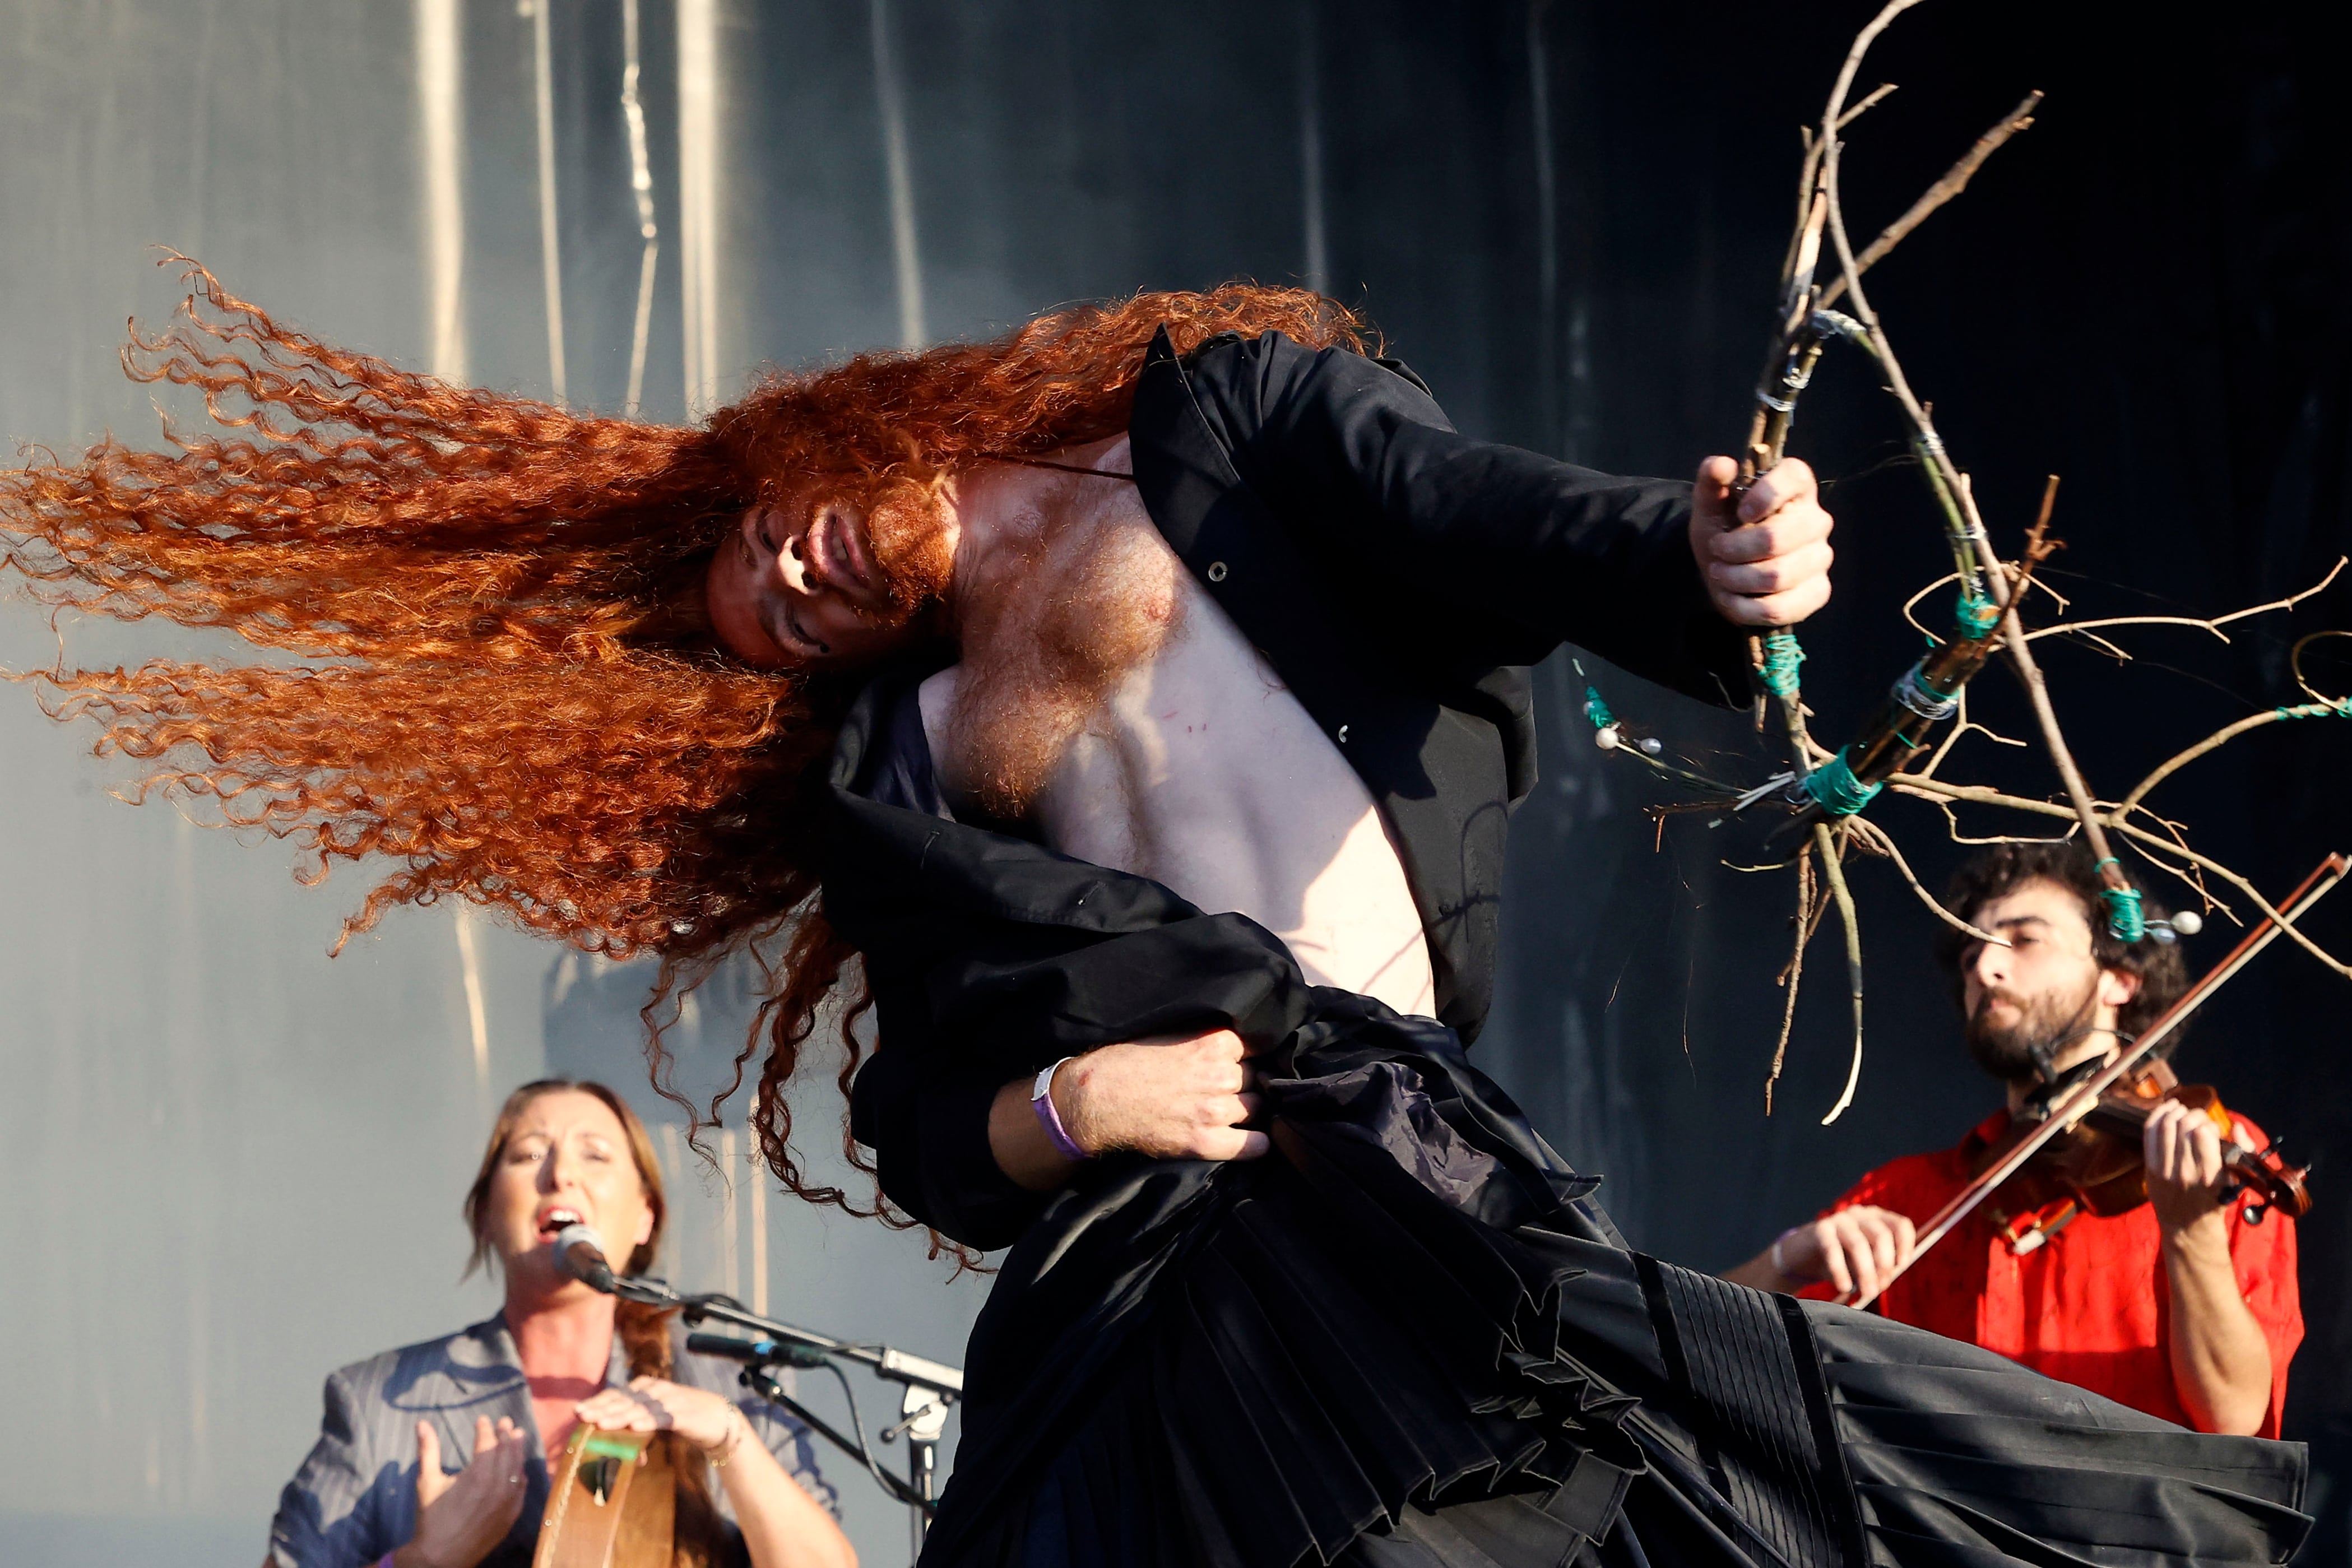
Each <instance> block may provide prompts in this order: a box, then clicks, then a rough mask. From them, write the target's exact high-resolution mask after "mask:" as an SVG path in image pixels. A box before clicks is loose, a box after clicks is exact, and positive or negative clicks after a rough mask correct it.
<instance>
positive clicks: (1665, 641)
mask: <svg viewBox="0 0 2352 1568" xmlns="http://www.w3.org/2000/svg"><path fill="white" fill-rule="evenodd" d="M1128 433H1129V439H1130V441H1131V443H1132V446H1133V450H1134V464H1135V478H1136V484H1137V486H1138V488H1139V490H1140V491H1141V494H1142V499H1143V502H1144V506H1145V508H1146V509H1147V510H1149V511H1150V515H1151V519H1152V521H1153V522H1155V523H1156V524H1157V525H1158V526H1159V529H1160V534H1161V535H1162V537H1164V538H1165V539H1166V540H1167V541H1168V543H1169V545H1170V546H1171V548H1172V549H1173V550H1174V551H1175V552H1176V553H1177V554H1178V555H1179V556H1181V558H1182V559H1183V561H1184V563H1185V565H1186V566H1188V567H1190V568H1191V569H1192V574H1193V576H1194V577H1195V578H1197V579H1198V580H1199V582H1200V584H1201V585H1202V588H1203V589H1204V590H1205V591H1206V592H1207V593H1208V594H1209V595H1210V596H1211V597H1213V599H1215V600H1216V602H1217V604H1218V605H1220V606H1221V607H1222V608H1223V610H1224V612H1225V613H1226V614H1227V615H1229V616H1232V617H1233V619H1234V624H1235V625H1237V626H1240V628H1241V629H1242V632H1243V634H1244V636H1246V637H1248V638H1249V639H1250V641H1251V642H1252V643H1253V644H1255V646H1256V647H1258V649H1259V650H1260V651H1261V652H1263V653H1264V654H1265V657H1266V658H1267V660H1268V661H1269V662H1270V663H1271V664H1272V665H1273V666H1274V668H1275V669H1276V672H1277V673H1279V674H1280V675H1281V677H1282V679H1283V680H1284V681H1285V682H1286V684H1287V685H1288V686H1289V687H1290V689H1291V690H1292V692H1293V693H1294V694H1295V695H1296V696H1297V698H1298V700H1299V701H1300V703H1301V704H1302V705H1303V706H1304V707H1305V708H1306V710H1307V712H1308V713H1310V714H1312V715H1313V716H1314V718H1315V721H1317V723H1318V724H1319V725H1321V726H1322V728H1323V731H1324V732H1325V733H1326V734H1328V735H1329V736H1330V737H1331V739H1332V741H1333V742H1335V743H1336V744H1337V745H1338V746H1339V753H1340V755H1342V756H1344V757H1346V758H1347V759H1348V761H1349V763H1351V764H1352V765H1353V766H1354V768H1355V770H1356V773H1357V774H1358V776H1360V778H1362V780H1363V781H1364V784H1365V787H1366V788H1367V789H1369V790H1370V792H1371V795H1372V798H1373V799H1374V800H1375V801H1377V802H1378V803H1379V804H1380V807H1381V812H1382V813H1383V814H1384V815H1385V816H1386V817H1387V819H1388V824H1389V826H1390V829H1391V833H1392V834H1393V836H1394V838H1395V842H1396V844H1397V847H1398V848H1399V850H1400V852H1401V854H1402V858H1403V860H1404V868H1405V874H1406V877H1407V879H1408V880H1409V882H1410V883H1411V885H1412V893H1413V898H1414V901H1415V902H1416V903H1417V904H1418V906H1419V908H1420V910H1421V916H1422V921H1423V925H1424V928H1425V930H1426V932H1427V935H1428V939H1429V949H1430V958H1431V961H1432V964H1433V968H1434V970H1435V978H1436V983H1437V1007H1438V1017H1439V1019H1440V1020H1441V1021H1442V1022H1444V1023H1445V1024H1447V1025H1449V1026H1452V1027H1453V1028H1454V1031H1455V1032H1456V1033H1457V1034H1458V1035H1460V1036H1461V1037H1462V1038H1463V1040H1464V1041H1465V1043H1466V1042H1468V1041H1470V1040H1473V1039H1475V1037H1476V1035H1477V1032H1478V1029H1479V1026H1481V1025H1482V1024H1483V1023H1484V1022H1485V1020H1486V1011H1487V1008H1488V1006H1489V1005H1491V1003H1492V1000H1493V995H1494V975H1495V958H1496V940H1497V939H1496V932H1497V927H1498V923H1499V919H1500V913H1501V889H1502V879H1503V847H1504V837H1505V833H1506V830H1507V825H1508V820H1509V816H1510V813H1511V811H1512V809H1513V808H1514V807H1516V806H1517V805H1518V803H1519V802H1520V801H1522V800H1524V799H1525V798H1527V795H1528V791H1529V790H1530V789H1532V788H1533V787H1534V786H1535V781H1536V738H1535V721H1534V716H1533V714H1532V712H1531V711H1530V695H1529V684H1528V671H1527V668H1526V667H1527V666H1528V665H1530V664H1532V663H1534V662H1536V661H1537V660H1538V659H1540V658H1543V657H1544V656H1545V655H1547V654H1549V652H1550V651H1551V650H1552V649H1553V648H1555V647H1559V645H1560V644H1561V643H1563V642H1573V643H1575V644H1577V645H1578V646H1580V647H1585V648H1589V649H1591V651H1592V652H1594V653H1596V654H1599V655H1601V657H1602V658H1606V659H1608V660H1610V661H1611V662H1612V663H1613V664H1616V665H1619V666H1622V668H1626V669H1630V670H1632V671H1633V672H1635V673H1636V674H1640V675H1643V676H1646V677H1648V678H1649V679H1652V680H1655V681H1658V682H1659V683H1661V684H1663V685H1665V686H1669V687H1672V688H1674V689H1676V690H1679V691H1684V692H1687V693H1689V694H1691V695H1692V696H1695V697H1699V698H1702V699H1705V700H1710V701H1716V702H1724V703H1731V702H1736V701H1738V700H1743V694H1744V693H1745V692H1746V690H1747V689H1748V687H1747V673H1746V672H1747V668H1748V654H1747V642H1746V638H1745V637H1744V636H1743V635H1742V634H1741V633H1739V632H1738V631H1737V630H1736V629H1735V628H1733V627H1732V626H1730V625H1729V624H1728V623H1727V622H1726V621H1724V620H1723V619H1722V618H1721V617H1720V616H1717V614H1716V613H1715V611H1714V609H1713V607H1712V606H1711V605H1709V603H1708V601H1707V597H1706V591H1705V588H1704V586H1703V585H1702V584H1701V582H1700V580H1699V575H1698V570H1697V566H1696V563H1695V561H1694V560H1693V557H1692V555H1691V551H1690V547H1689V544H1688V542H1687V527H1688V522H1689V519H1690V487H1689V485H1688V484H1687V483H1686V482H1684V481H1679V480H1667V479H1614V478H1612V477H1610V476H1608V475H1605V474H1599V473H1594V472H1592V471H1591V470H1589V469H1585V468H1575V467H1572V466H1570V465H1569V464H1566V463H1561V462H1558V461H1556V460H1554V459H1552V458H1546V457H1541V456H1539V455H1538V454H1536V453H1533V452H1528V451H1522V450H1520V449H1519V448H1517V447H1505V446H1498V445H1496V444H1494V443H1492V442H1486V441H1475V440H1472V439H1471V438H1469V437H1465V436H1463V435H1461V434H1459V433H1458V432H1456V431H1455V430H1454V427H1453V426H1452V425H1450V424H1449V423H1448V422H1447V421H1446V418H1445V415H1444V411H1443V410H1441V409H1440V408H1439V407H1438V405H1437V404H1436V402H1435V401H1434V400H1433V398H1432V397H1431V396H1430V395H1429V393H1428V390H1427V388H1426V387H1425V386H1424V385H1423V384H1422V382H1421V381H1420V379H1419V378H1418V377H1416V376H1414V375H1413V374H1412V372H1411V371H1410V370H1407V369H1406V368H1405V367H1404V366H1403V365H1402V364H1399V363H1396V362H1394V361H1375V360H1370V359H1366V358H1364V357H1362V356H1360V355H1358V354H1353V353H1347V352H1344V351H1341V350H1337V349H1325V350H1322V351H1319V352H1318V351H1313V350H1309V349H1306V348H1302V347H1300V346H1299V345H1298V344H1297V343H1295V342H1291V341H1290V340H1289V339H1287V338H1285V337H1282V336H1280V335H1279V334H1276V333H1272V332H1269V333H1266V334H1265V335H1264V336H1262V337H1258V338H1255V339H1247V340H1245V339H1243V338H1240V337H1238V336H1234V335H1232V334H1227V335H1224V336H1222V337H1218V338H1213V339H1212V340H1210V342H1207V343H1205V344H1203V345H1202V348H1201V349H1200V350H1199V351H1198V352H1197V353H1193V354H1192V355H1191V356H1189V357H1188V358H1186V359H1183V360H1179V359H1178V357H1177V356H1176V354H1175V353H1174V352H1173V351H1172V350H1171V347H1170V345H1169V343H1168V340H1167V337H1166V335H1165V334H1164V333H1162V334H1161V335H1160V337H1159V338H1157V339H1156V340H1155V341H1154V342H1153V343H1152V344H1151V347H1150V350H1149V352H1148V353H1147V354H1146V357H1145V363H1144V368H1143V372H1142V374H1141V376H1140V378H1139V381H1138V383H1137V386H1136V396H1135V412H1134V416H1133V417H1132V419H1131V420H1130V422H1129V426H1128ZM869 695H870V696H874V697H876V698H877V699H879V698H881V697H882V696H883V694H879V693H877V694H869ZM895 696H896V693H895V689H894V690H893V692H892V693H891V697H892V700H895ZM881 717H882V715H881V714H880V713H879V712H878V711H877V714H876V721H879V720H880V719H881ZM842 782H843V783H844V784H851V783H853V782H854V781H853V780H852V779H849V778H845V779H844V780H843V781H842ZM859 875H860V870H859V868H857V867H856V866H854V865H836V866H835V867H834V868H831V871H830V874H829V875H828V878H827V886H826V898H827V901H828V904H829V905H830V904H832V903H834V902H835V901H836V900H838V899H839V898H841V897H842V896H843V894H844V890H845V881H847V880H848V879H855V878H856V877H858V876H859ZM851 896H853V897H854V895H851ZM877 1003H878V1006H879V1013H880V1018H881V1030H882V1037H883V1039H884V1041H885V1042H886V1045H885V1048H884V1049H883V1050H882V1051H881V1052H880V1054H878V1055H877V1057H876V1058H875V1059H874V1060H873V1061H872V1062H870V1063H869V1064H868V1065H867V1066H866V1068H865V1070H864V1071H863V1072H861V1073H860V1074H859V1076H858V1079H857V1082H856V1094H855V1117H854V1124H853V1126H854V1131H855V1132H856V1137H857V1141H858V1142H861V1143H863V1144H866V1146H867V1147H869V1148H873V1149H875V1150H877V1151H878V1152H879V1157H880V1162H881V1169H882V1186H883V1190H884V1191H885V1192H887V1194H889V1196H890V1198H891V1201H892V1202H894V1203H896V1204H898V1205H899V1206H900V1207H902V1208H904V1209H905V1210H906V1211H907V1212H908V1213H909V1214H911V1215H915V1216H917V1217H918V1218H919V1219H921V1220H923V1221H924V1222H925V1223H927V1224H929V1225H931V1226H936V1227H937V1228H938V1229H939V1230H940V1231H941V1232H942V1233H944V1234H946V1235H948V1236H951V1237H955V1238H956V1239H958V1240H960V1241H963V1242H967V1243H969V1244H971V1245H972V1246H975V1247H983V1248H994V1247H1003V1246H1006V1245H1008V1244H1010V1243H1011V1242H1012V1241H1013V1238H1014V1237H1017V1236H1018V1235H1019V1234H1020V1233H1021V1231H1022V1229H1023V1228H1024V1226H1026V1225H1027V1224H1028V1222H1029V1221H1030V1220H1031V1219H1032V1218H1033V1217H1034V1215H1035V1214H1036V1212H1037V1210H1038V1208H1039V1207H1040V1206H1041V1205H1042V1203H1043V1200H1042V1199H1041V1198H1039V1197H1037V1196H1036V1195H1034V1194H1028V1193H1024V1192H1023V1191H1022V1190H1021V1189H1020V1188H1018V1187H1016V1186H1014V1185H1013V1184H1012V1183H1011V1182H1010V1181H1009V1180H1007V1179H1006V1178H1005V1176H1004V1175H1003V1173H1002V1172H1001V1171H999V1170H998V1169H997V1167H996V1163H995V1161H994V1159H993V1157H992V1155H991V1154H990V1152H989V1151H988V1146H987V1125H988V1115H987V1110H988V1103H989V1101H990V1100H991V1099H992V1098H993V1096H994V1094H995V1092H996V1090H997V1089H999V1088H1000V1087H1002V1085H1003V1084H1004V1083H1005V1082H1008V1081H1010V1080H1011V1079H1013V1078H1015V1077H1017V1076H1019V1075H1020V1074H1021V1073H1022V1072H1024V1071H1034V1070H1035V1068H1036V1067H1037V1066H1039V1065H1042V1064H1039V1063H1026V1062H1014V1061H998V1062H993V1063H991V1062H986V1061H983V1060H976V1059H974V1055H973V1053H971V1052H970V1051H969V1050H961V1049H956V1048H953V1047H951V1046H950V1043H949V1042H934V1041H932V1040H930V1039H929V1038H928V1029H927V1027H926V1024H925V1010H924V1009H923V1008H921V1007H920V1006H919V1005H911V1004H910V999H909V998H907V997H905V996H894V995H893V994H890V993H889V991H888V990H887V989H878V990H877ZM935 1046H936V1047H940V1048H939V1049H937V1050H935V1049H934V1047H935ZM1048 1059H1051V1058H1048Z"/></svg>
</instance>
